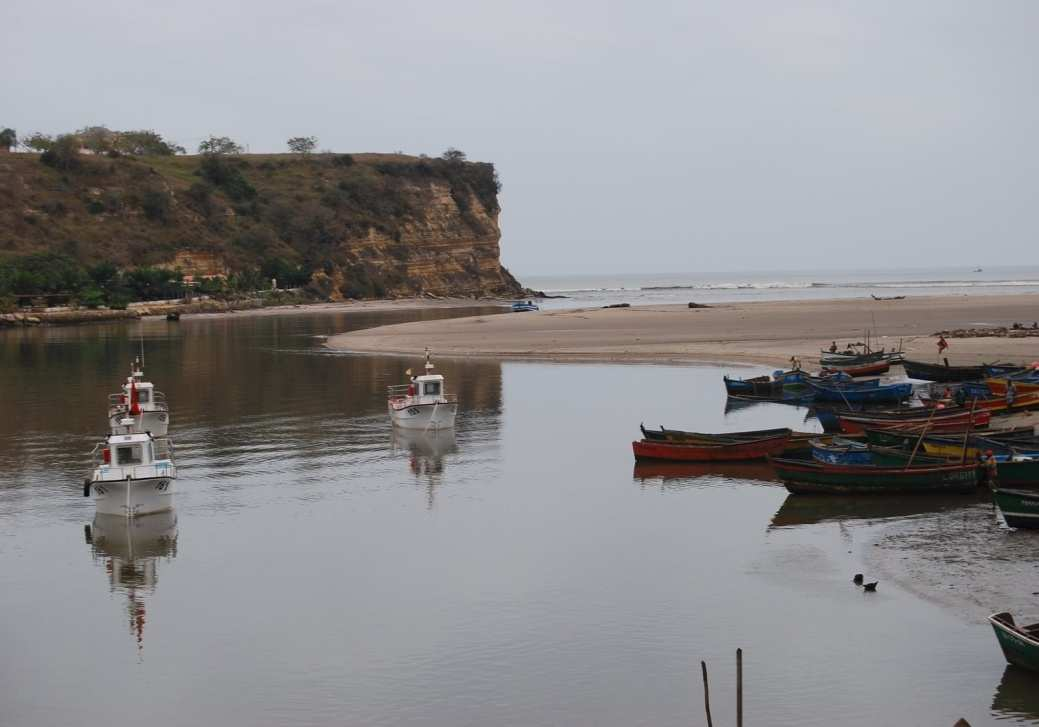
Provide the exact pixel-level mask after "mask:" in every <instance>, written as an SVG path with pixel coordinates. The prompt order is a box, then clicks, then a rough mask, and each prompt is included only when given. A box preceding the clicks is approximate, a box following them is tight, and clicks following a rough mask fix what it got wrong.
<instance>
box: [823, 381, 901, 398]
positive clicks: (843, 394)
mask: <svg viewBox="0 0 1039 727" xmlns="http://www.w3.org/2000/svg"><path fill="white" fill-rule="evenodd" d="M808 385H809V386H811V387H812V389H813V390H814V391H815V399H816V401H842V402H845V403H849V404H851V403H854V404H882V403H897V402H899V401H904V400H905V399H908V398H909V397H911V396H912V395H913V385H912V384H885V385H881V384H879V382H876V383H875V382H862V383H853V384H823V383H817V382H815V381H809V382H808Z"/></svg>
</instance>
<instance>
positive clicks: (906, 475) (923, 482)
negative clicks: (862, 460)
mask: <svg viewBox="0 0 1039 727" xmlns="http://www.w3.org/2000/svg"><path fill="white" fill-rule="evenodd" d="M772 465H773V467H775V469H776V474H778V475H779V478H780V479H781V480H783V482H784V483H785V484H786V487H787V489H788V490H790V492H793V493H813V494H874V493H890V492H903V493H926V492H964V493H966V492H974V490H975V488H976V487H977V482H978V480H977V477H978V473H977V467H975V466H974V465H973V463H972V464H968V465H943V466H940V467H932V466H927V467H911V468H908V469H904V468H894V467H873V466H861V465H829V464H821V463H817V462H812V461H809V460H790V459H781V458H773V459H772Z"/></svg>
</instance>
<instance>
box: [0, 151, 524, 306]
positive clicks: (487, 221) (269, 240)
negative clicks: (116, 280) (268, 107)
mask: <svg viewBox="0 0 1039 727" xmlns="http://www.w3.org/2000/svg"><path fill="white" fill-rule="evenodd" d="M0 161H2V164H0V255H10V254H14V255H17V254H24V253H32V252H43V251H47V252H60V253H62V254H66V255H69V256H71V257H74V258H76V259H77V260H79V261H80V262H82V263H84V264H88V265H89V264H95V263H97V262H101V261H111V262H113V263H115V264H116V265H119V266H122V267H129V266H140V265H161V266H164V267H173V268H179V269H182V271H183V272H185V273H186V274H191V275H204V274H213V273H214V271H217V274H227V275H243V274H246V273H249V274H252V275H254V276H259V275H260V271H262V270H270V269H272V265H271V261H278V263H279V264H278V265H274V266H273V267H274V268H278V269H281V270H283V271H288V272H287V273H285V275H284V276H283V277H286V278H289V277H291V280H285V279H283V280H279V284H280V285H286V284H289V285H306V286H307V287H309V288H310V289H311V290H312V291H314V292H315V293H316V294H318V295H320V296H323V297H326V298H329V299H332V300H338V299H343V298H371V297H399V296H411V295H424V294H425V295H436V296H475V297H482V296H514V295H519V294H521V293H522V291H523V288H522V286H520V284H519V283H518V282H517V281H516V280H515V278H513V277H512V275H510V274H509V272H508V271H507V270H506V269H505V268H503V267H502V266H501V260H500V247H499V243H500V240H501V229H500V228H499V225H498V216H499V208H498V201H497V177H496V175H495V173H494V168H493V166H492V165H490V164H479V163H470V162H457V161H456V162H448V161H446V160H441V159H427V158H417V157H407V156H402V155H374V154H371V155H367V154H366V155H354V156H349V155H315V156H312V157H307V158H299V157H292V156H289V155H244V156H239V157H230V158H220V159H218V160H215V162H214V160H212V159H210V160H208V162H209V163H208V166H207V160H206V159H204V158H201V157H186V156H179V157H165V158H143V157H142V158H139V159H132V158H127V157H122V158H118V159H109V158H102V157H84V159H83V163H82V165H80V167H79V168H77V169H76V170H74V171H64V172H59V171H57V170H54V169H51V168H48V167H46V166H44V165H42V164H41V163H40V161H39V158H38V157H36V156H35V155H29V154H11V155H7V156H5V157H4V158H3V159H2V160H0ZM279 266H280V267H279ZM264 274H265V275H270V273H269V272H268V273H264Z"/></svg>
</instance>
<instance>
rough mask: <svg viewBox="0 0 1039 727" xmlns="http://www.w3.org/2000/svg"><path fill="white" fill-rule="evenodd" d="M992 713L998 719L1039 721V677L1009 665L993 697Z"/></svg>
mask: <svg viewBox="0 0 1039 727" xmlns="http://www.w3.org/2000/svg"><path fill="white" fill-rule="evenodd" d="M992 713H993V716H994V717H996V718H997V719H1008V720H1009V719H1013V720H1023V721H1029V722H1031V721H1033V720H1039V675H1037V674H1035V673H1034V672H1030V671H1027V670H1025V669H1022V668H1021V667H1017V666H1014V665H1013V664H1007V666H1006V668H1005V669H1004V670H1003V678H1002V679H1001V680H1000V681H999V684H997V685H996V693H995V694H994V695H993V696H992Z"/></svg>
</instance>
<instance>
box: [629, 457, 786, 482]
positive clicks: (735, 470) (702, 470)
mask: <svg viewBox="0 0 1039 727" xmlns="http://www.w3.org/2000/svg"><path fill="white" fill-rule="evenodd" d="M632 477H633V478H634V479H636V480H640V481H641V482H642V484H643V485H646V484H653V481H654V480H659V481H660V484H661V486H662V487H676V486H678V487H680V486H683V485H690V484H694V483H695V481H697V480H703V481H704V484H710V483H707V482H706V481H705V480H706V479H707V478H710V479H712V480H721V481H722V483H725V484H727V483H731V482H739V481H741V480H742V481H747V480H749V481H751V482H759V483H760V482H764V483H768V484H776V485H778V484H781V483H780V481H779V478H777V477H776V473H775V472H774V471H773V469H772V465H770V464H769V463H768V462H766V461H764V460H761V461H755V462H664V461H659V462H655V461H652V460H644V461H641V462H636V463H635V470H634V472H633V473H632Z"/></svg>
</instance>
